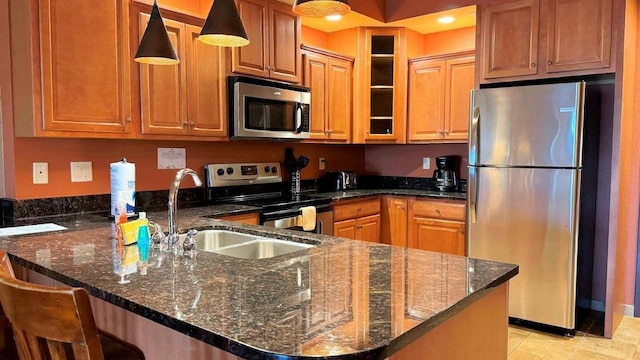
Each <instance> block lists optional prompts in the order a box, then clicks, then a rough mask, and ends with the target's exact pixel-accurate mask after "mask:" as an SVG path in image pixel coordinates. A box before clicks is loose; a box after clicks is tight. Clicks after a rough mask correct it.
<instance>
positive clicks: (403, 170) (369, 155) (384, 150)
mask: <svg viewBox="0 0 640 360" xmlns="http://www.w3.org/2000/svg"><path fill="white" fill-rule="evenodd" d="M443 155H458V156H460V163H459V164H458V175H459V176H460V178H461V179H466V178H467V174H468V171H467V161H468V155H467V144H425V145H367V146H366V153H365V173H366V174H367V175H384V176H410V177H431V176H433V170H434V169H435V158H436V156H443ZM424 157H430V158H431V169H429V170H423V169H422V158H424Z"/></svg>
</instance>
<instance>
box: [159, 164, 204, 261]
mask: <svg viewBox="0 0 640 360" xmlns="http://www.w3.org/2000/svg"><path fill="white" fill-rule="evenodd" d="M187 174H189V175H191V177H192V178H193V183H194V184H196V186H202V180H200V177H199V176H198V173H196V172H195V171H193V170H192V169H189V168H185V169H181V170H178V172H177V173H176V177H175V178H174V179H173V182H172V183H171V187H170V188H169V204H168V205H169V237H168V242H167V250H169V249H175V245H176V244H177V243H178V226H177V225H176V212H177V210H178V188H179V187H180V183H181V182H182V179H184V177H185V176H186V175H187Z"/></svg>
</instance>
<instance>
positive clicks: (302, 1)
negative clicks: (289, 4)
mask: <svg viewBox="0 0 640 360" xmlns="http://www.w3.org/2000/svg"><path fill="white" fill-rule="evenodd" d="M349 11H351V6H349V0H295V2H294V3H293V12H294V13H296V14H297V15H300V16H310V17H326V16H329V15H346V14H347V13H348V12H349Z"/></svg>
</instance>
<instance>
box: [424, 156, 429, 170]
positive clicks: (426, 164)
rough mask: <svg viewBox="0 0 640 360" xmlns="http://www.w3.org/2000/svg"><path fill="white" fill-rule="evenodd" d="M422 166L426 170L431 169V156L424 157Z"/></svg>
mask: <svg viewBox="0 0 640 360" xmlns="http://www.w3.org/2000/svg"><path fill="white" fill-rule="evenodd" d="M422 168H423V169H424V170H429V169H431V158H429V157H424V158H422Z"/></svg>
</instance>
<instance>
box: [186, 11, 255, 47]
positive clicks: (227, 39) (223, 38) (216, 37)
mask: <svg viewBox="0 0 640 360" xmlns="http://www.w3.org/2000/svg"><path fill="white" fill-rule="evenodd" d="M198 40H200V41H202V42H204V43H206V44H209V45H216V46H226V47H237V46H245V45H247V44H249V37H248V36H247V33H246V31H245V30H244V25H242V20H241V19H240V14H238V9H237V8H236V3H235V2H234V1H233V0H214V1H213V5H211V10H210V11H209V16H207V20H206V21H205V22H204V25H203V26H202V31H201V32H200V36H199V37H198Z"/></svg>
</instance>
